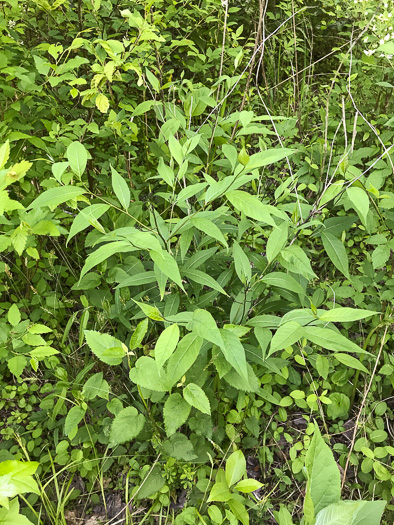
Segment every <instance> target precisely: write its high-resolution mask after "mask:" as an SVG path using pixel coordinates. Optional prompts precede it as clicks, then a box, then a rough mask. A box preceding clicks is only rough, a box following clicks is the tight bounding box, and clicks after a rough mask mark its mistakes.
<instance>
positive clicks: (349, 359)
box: [335, 352, 369, 374]
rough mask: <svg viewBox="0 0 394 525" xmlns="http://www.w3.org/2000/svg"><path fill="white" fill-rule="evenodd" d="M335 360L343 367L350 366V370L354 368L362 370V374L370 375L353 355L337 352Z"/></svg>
mask: <svg viewBox="0 0 394 525" xmlns="http://www.w3.org/2000/svg"><path fill="white" fill-rule="evenodd" d="M335 359H337V360H338V361H339V362H340V363H342V364H343V365H346V366H348V367H349V368H354V369H355V370H361V371H362V372H365V373H366V374H369V371H368V369H367V368H365V366H364V365H363V364H362V363H361V362H360V361H359V360H358V359H356V358H355V357H353V356H352V355H349V354H340V353H339V352H337V353H336V354H335Z"/></svg>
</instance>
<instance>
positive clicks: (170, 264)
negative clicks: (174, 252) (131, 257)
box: [149, 250, 185, 291]
mask: <svg viewBox="0 0 394 525" xmlns="http://www.w3.org/2000/svg"><path fill="white" fill-rule="evenodd" d="M149 253H150V256H151V257H152V260H153V261H154V263H155V264H157V266H158V267H159V268H160V270H161V271H162V272H163V273H164V275H166V276H167V277H168V278H169V279H171V280H172V281H174V283H176V284H177V285H178V286H179V288H181V289H182V290H183V291H185V289H184V288H183V284H182V278H181V274H180V273H179V268H178V264H177V262H176V261H175V259H174V258H173V257H172V256H171V255H170V254H169V253H168V252H166V251H164V250H161V251H154V250H151V251H150V252H149Z"/></svg>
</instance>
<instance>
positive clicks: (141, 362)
mask: <svg viewBox="0 0 394 525" xmlns="http://www.w3.org/2000/svg"><path fill="white" fill-rule="evenodd" d="M129 377H130V380H131V381H132V382H133V383H135V384H137V385H139V386H142V387H143V388H148V389H149V390H153V391H154V392H168V390H170V388H171V387H170V386H169V385H170V382H169V380H168V379H167V376H166V374H165V373H164V371H161V373H160V375H159V371H158V370H157V365H156V362H155V360H154V359H152V358H151V357H148V356H142V357H140V358H139V359H138V360H137V361H136V363H135V366H134V368H132V369H131V370H130V372H129Z"/></svg>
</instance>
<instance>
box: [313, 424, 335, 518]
mask: <svg viewBox="0 0 394 525" xmlns="http://www.w3.org/2000/svg"><path fill="white" fill-rule="evenodd" d="M305 468H306V472H307V476H308V481H307V489H306V494H307V497H308V498H310V500H311V502H312V504H313V509H314V514H315V516H316V515H317V514H318V512H320V511H321V510H322V509H324V508H325V507H327V506H328V505H330V504H331V503H337V502H338V501H339V499H340V496H341V475H340V473H339V468H338V466H337V464H336V462H335V459H334V456H333V454H332V452H331V450H330V448H329V447H328V445H326V443H325V442H324V439H323V438H322V436H321V434H320V430H319V427H318V426H317V424H316V423H315V432H314V434H313V438H312V441H311V444H310V446H309V448H308V450H307V453H306V458H305ZM306 499H307V498H306Z"/></svg>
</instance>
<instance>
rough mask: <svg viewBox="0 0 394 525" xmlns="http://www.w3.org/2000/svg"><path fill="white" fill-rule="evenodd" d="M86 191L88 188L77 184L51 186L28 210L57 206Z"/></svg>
mask: <svg viewBox="0 0 394 525" xmlns="http://www.w3.org/2000/svg"><path fill="white" fill-rule="evenodd" d="M84 193H86V190H84V189H83V188H79V187H77V186H61V187H58V188H51V189H50V190H46V191H44V193H41V195H39V196H38V197H37V198H36V199H35V200H34V201H33V202H32V203H31V204H29V206H28V207H27V208H26V209H27V210H30V209H36V208H42V207H43V206H49V207H56V206H59V204H62V203H63V202H67V201H69V200H71V199H75V198H76V197H80V196H81V195H83V194H84Z"/></svg>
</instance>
